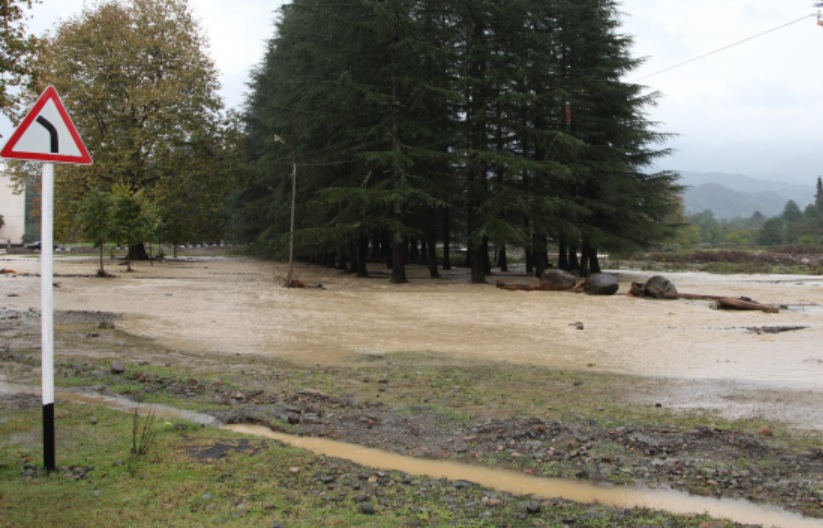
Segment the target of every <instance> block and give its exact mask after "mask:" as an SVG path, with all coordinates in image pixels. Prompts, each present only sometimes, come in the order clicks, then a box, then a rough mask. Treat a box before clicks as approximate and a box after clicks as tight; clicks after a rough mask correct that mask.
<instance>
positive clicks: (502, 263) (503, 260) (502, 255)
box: [497, 244, 509, 271]
mask: <svg viewBox="0 0 823 528" xmlns="http://www.w3.org/2000/svg"><path fill="white" fill-rule="evenodd" d="M497 266H498V267H499V268H500V271H509V259H508V258H507V256H506V245H505V244H503V245H502V246H500V251H498V252H497Z"/></svg>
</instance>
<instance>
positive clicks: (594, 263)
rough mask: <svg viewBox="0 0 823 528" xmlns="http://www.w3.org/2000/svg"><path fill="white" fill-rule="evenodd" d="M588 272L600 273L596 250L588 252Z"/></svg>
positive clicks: (594, 248)
mask: <svg viewBox="0 0 823 528" xmlns="http://www.w3.org/2000/svg"><path fill="white" fill-rule="evenodd" d="M589 272H590V273H600V261H599V260H598V259H597V248H596V247H593V248H591V251H590V252H589Z"/></svg>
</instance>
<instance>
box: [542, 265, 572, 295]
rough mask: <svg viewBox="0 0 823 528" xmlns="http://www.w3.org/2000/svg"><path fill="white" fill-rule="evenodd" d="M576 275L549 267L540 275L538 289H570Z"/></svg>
mask: <svg viewBox="0 0 823 528" xmlns="http://www.w3.org/2000/svg"><path fill="white" fill-rule="evenodd" d="M576 281H577V277H575V276H574V275H572V274H571V273H569V272H568V271H563V270H559V269H555V268H549V269H547V270H545V271H544V272H543V275H541V276H540V289H541V290H549V291H563V290H571V289H572V288H574V284H575V282H576Z"/></svg>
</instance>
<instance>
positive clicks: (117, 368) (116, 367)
mask: <svg viewBox="0 0 823 528" xmlns="http://www.w3.org/2000/svg"><path fill="white" fill-rule="evenodd" d="M124 372H126V367H125V366H124V365H123V363H122V362H120V361H115V362H114V363H112V364H111V373H112V374H122V373H124Z"/></svg>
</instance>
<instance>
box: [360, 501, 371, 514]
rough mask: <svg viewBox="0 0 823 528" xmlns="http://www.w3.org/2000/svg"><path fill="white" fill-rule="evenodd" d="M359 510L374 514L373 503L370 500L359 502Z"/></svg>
mask: <svg viewBox="0 0 823 528" xmlns="http://www.w3.org/2000/svg"><path fill="white" fill-rule="evenodd" d="M360 511H361V512H363V513H365V514H366V515H374V504H372V503H371V502H361V503H360Z"/></svg>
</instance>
